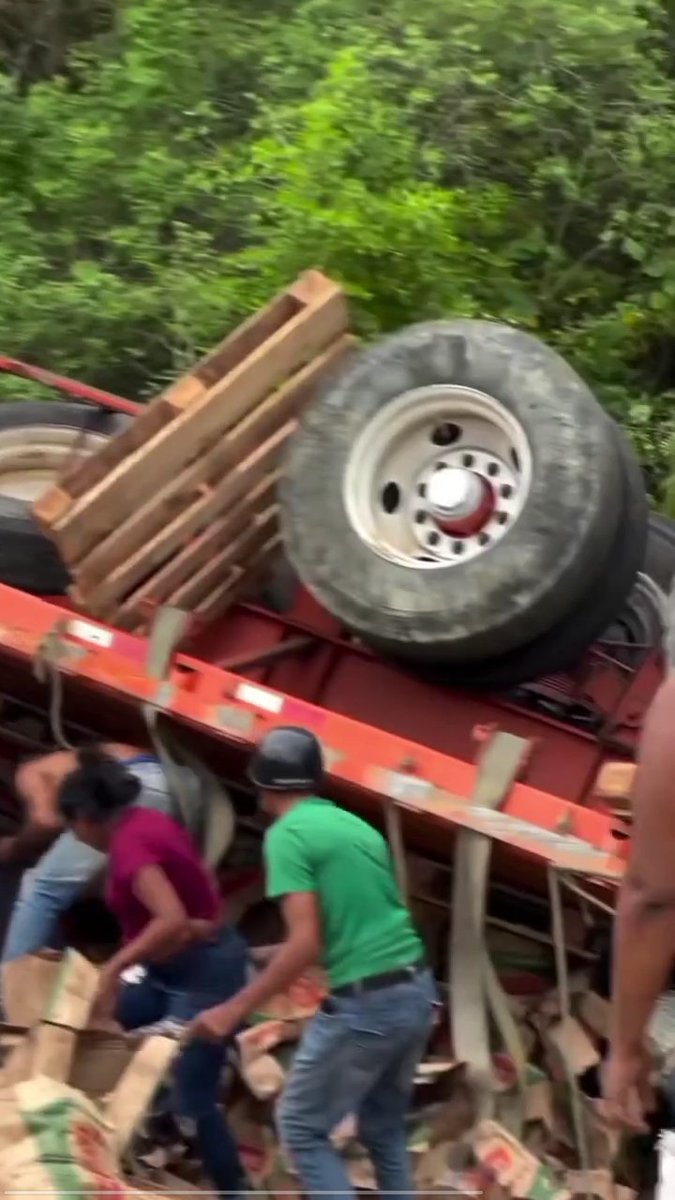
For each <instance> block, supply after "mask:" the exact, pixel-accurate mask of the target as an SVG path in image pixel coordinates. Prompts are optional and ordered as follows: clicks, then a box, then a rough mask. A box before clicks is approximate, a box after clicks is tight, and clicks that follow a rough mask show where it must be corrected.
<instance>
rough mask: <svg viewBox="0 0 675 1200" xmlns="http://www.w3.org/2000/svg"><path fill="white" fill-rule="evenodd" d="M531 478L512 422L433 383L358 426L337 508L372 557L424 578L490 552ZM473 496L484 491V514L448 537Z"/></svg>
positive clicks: (528, 457)
mask: <svg viewBox="0 0 675 1200" xmlns="http://www.w3.org/2000/svg"><path fill="white" fill-rule="evenodd" d="M441 472H450V473H449V474H445V475H440V474H439V473H441ZM531 479H532V454H531V451H530V446H529V443H528V440H527V437H526V435H525V432H524V430H523V428H522V426H521V425H520V422H518V421H517V420H516V419H515V417H513V416H512V414H511V413H510V412H509V411H508V410H507V409H506V408H505V407H504V406H503V405H502V404H500V403H499V401H498V400H495V398H494V397H493V396H489V395H487V393H485V392H480V391H476V390H474V389H473V388H465V387H459V386H455V385H453V384H437V385H433V386H429V387H424V388H415V389H414V390H412V391H409V392H405V393H404V394H403V395H401V396H399V397H397V399H396V400H394V401H393V402H392V403H391V404H387V405H385V406H384V407H383V408H381V409H380V411H379V412H378V413H377V414H376V416H374V417H373V418H372V419H371V420H370V421H369V422H368V424H367V425H366V427H365V429H364V430H363V431H362V432H361V434H360V436H359V437H358V438H357V439H356V442H355V443H354V446H353V447H352V450H351V452H350V455H349V459H348V462H347V467H346V470H345V475H344V483H343V500H344V505H345V509H346V512H347V516H348V519H349V522H350V524H351V526H352V528H353V530H354V531H355V533H356V534H357V536H358V537H359V538H360V539H361V541H362V542H364V543H365V544H366V545H368V546H369V547H370V548H371V549H372V550H373V551H374V552H375V553H376V554H378V555H379V556H380V557H381V558H384V559H387V560H388V561H389V562H393V563H396V564H397V565H399V566H404V567H411V568H414V569H415V570H420V569H422V570H434V569H437V568H440V567H448V566H458V565H461V564H462V563H465V562H467V561H469V560H471V559H472V558H476V557H478V556H479V555H481V554H484V553H486V552H487V551H489V550H491V549H492V548H493V547H494V546H495V545H497V544H498V543H499V542H500V541H501V539H502V538H503V537H504V536H505V534H506V533H508V531H509V530H510V529H512V528H513V526H514V524H515V522H516V521H517V520H518V517H519V516H520V514H521V512H522V510H523V508H524V506H525V503H526V501H527V497H528V495H529V492H530V486H531ZM476 488H478V489H480V490H481V494H482V495H484V496H488V490H489V497H488V501H487V503H488V504H489V511H488V512H486V516H485V519H484V520H482V518H481V520H482V523H481V524H480V527H479V528H477V529H475V530H473V531H471V532H467V533H465V532H462V533H461V534H457V532H456V527H455V526H453V525H452V520H453V519H454V518H455V516H456V517H457V520H458V521H459V519H460V518H461V519H462V520H463V519H464V516H465V515H466V513H467V512H469V510H470V508H471V504H472V503H474V499H473V497H474V493H476V495H477V494H478V493H477V492H476ZM439 500H442V501H443V504H444V507H443V508H441V509H439V505H438V503H437V502H438V501H439ZM432 501H435V502H436V503H432ZM474 508H475V504H474ZM441 518H443V522H442V525H441V524H439V521H440V520H441ZM448 528H449V529H450V532H448Z"/></svg>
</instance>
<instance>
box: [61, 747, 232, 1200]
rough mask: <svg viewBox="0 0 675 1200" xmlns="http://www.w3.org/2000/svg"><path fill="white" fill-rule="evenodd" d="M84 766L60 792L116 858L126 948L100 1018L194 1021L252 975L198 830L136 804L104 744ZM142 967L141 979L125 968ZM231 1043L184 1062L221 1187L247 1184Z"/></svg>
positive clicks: (182, 1106) (107, 979) (192, 1053)
mask: <svg viewBox="0 0 675 1200" xmlns="http://www.w3.org/2000/svg"><path fill="white" fill-rule="evenodd" d="M78 761H79V767H78V769H77V770H75V771H74V772H72V773H71V774H70V775H68V776H67V777H66V778H65V779H64V780H63V783H62V784H61V787H60V791H59V809H60V812H61V815H62V816H63V819H64V820H65V821H66V823H67V825H68V826H69V828H70V829H71V830H72V831H73V833H74V834H75V836H76V837H78V838H79V839H80V840H81V841H83V842H86V843H87V845H89V846H93V847H94V848H95V849H97V850H101V851H103V852H104V853H106V854H107V855H108V878H107V889H106V900H107V902H108V905H109V907H110V908H111V910H112V912H113V913H114V914H115V916H116V917H117V919H118V921H119V924H120V926H121V930H122V947H121V949H120V950H119V951H118V952H117V953H116V954H115V955H114V957H113V958H112V959H111V960H110V961H109V962H108V963H107V964H106V965H105V966H104V967H103V969H102V972H101V987H100V991H99V996H98V999H97V1003H96V1015H97V1016H98V1017H114V1018H115V1019H116V1020H118V1021H119V1022H120V1024H121V1025H122V1026H123V1027H124V1028H125V1029H138V1028H140V1027H142V1026H145V1025H152V1024H154V1023H155V1022H157V1021H160V1020H162V1019H169V1020H174V1021H177V1022H181V1023H183V1022H188V1021H190V1020H191V1019H192V1018H193V1017H195V1016H196V1015H197V1013H199V1012H201V1011H202V1009H204V1008H208V1007H210V1006H211V1005H213V1004H218V1003H222V1002H223V1001H224V1000H227V999H229V998H230V997H231V996H233V995H234V994H235V993H236V992H238V991H239V990H240V988H242V987H243V986H244V985H245V982H246V963H247V954H246V946H245V943H244V942H243V940H242V939H241V938H240V936H239V935H238V934H237V933H236V932H235V931H234V930H232V929H230V928H228V927H227V926H225V925H224V924H223V923H222V922H221V920H220V900H219V897H218V893H217V891H216V887H215V884H214V881H213V879H212V878H211V876H210V875H209V873H208V871H207V870H206V868H205V867H204V865H203V864H202V862H201V860H200V858H199V855H198V853H197V851H196V849H195V847H194V844H193V842H192V841H191V839H190V836H189V834H188V833H186V831H185V830H184V829H183V828H182V827H181V826H180V825H178V823H177V822H176V821H174V820H172V819H171V817H168V816H166V815H165V814H164V813H161V812H158V811H153V810H150V809H143V808H139V807H137V806H136V804H135V801H136V800H137V798H138V794H139V791H140V784H139V783H138V780H136V779H135V778H134V777H133V775H131V774H130V772H129V771H127V770H125V767H124V765H123V763H121V762H119V761H117V760H115V759H113V758H109V757H107V756H106V755H105V754H103V753H101V751H100V750H94V749H88V750H80V751H79V752H78ZM135 965H142V966H143V967H145V968H146V974H145V976H144V978H143V979H142V981H141V982H140V983H133V984H125V983H122V981H121V975H122V972H123V971H125V970H126V969H127V968H128V967H130V966H135ZM225 1054H226V1047H225V1046H224V1045H223V1046H222V1047H221V1046H214V1044H213V1043H212V1042H206V1041H197V1042H194V1043H191V1044H189V1045H188V1046H187V1047H186V1048H185V1049H184V1050H183V1051H182V1053H181V1054H180V1057H179V1058H178V1061H177V1065H176V1068H175V1091H176V1102H177V1111H178V1112H179V1114H180V1115H181V1116H184V1117H189V1118H191V1119H192V1120H193V1121H194V1123H195V1126H196V1135H197V1141H198V1144H199V1148H200V1151H201V1155H202V1159H203V1163H204V1167H205V1168H206V1171H207V1172H208V1174H209V1176H210V1177H211V1180H212V1182H213V1184H214V1185H215V1187H216V1188H217V1189H218V1191H219V1192H229V1193H233V1192H234V1193H236V1192H239V1191H242V1190H243V1189H244V1187H245V1181H244V1173H243V1170H242V1168H241V1165H240V1163H239V1158H238V1154H237V1148H236V1144H235V1142H234V1139H233V1138H232V1135H231V1134H230V1131H229V1130H228V1128H227V1126H226V1124H225V1121H224V1118H223V1116H222V1113H221V1111H220V1109H219V1108H218V1085H219V1081H220V1075H221V1071H222V1067H223V1062H224V1058H225Z"/></svg>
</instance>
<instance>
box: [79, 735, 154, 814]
mask: <svg viewBox="0 0 675 1200" xmlns="http://www.w3.org/2000/svg"><path fill="white" fill-rule="evenodd" d="M77 760H78V763H79V766H78V767H77V768H76V769H75V770H74V771H73V772H72V773H71V774H70V775H67V776H66V778H65V779H64V780H63V783H62V784H61V787H60V789H59V809H60V811H61V813H62V815H63V816H64V817H66V818H67V819H68V818H73V817H78V816H82V817H90V818H92V819H93V820H97V819H98V820H101V821H104V820H106V818H107V817H110V816H113V815H114V814H115V813H116V812H120V811H121V810H122V809H125V808H127V807H128V806H129V805H130V804H132V803H133V801H134V800H136V799H137V798H138V795H139V793H140V790H141V785H140V782H139V781H138V779H137V778H136V777H135V775H132V774H131V772H130V771H128V770H127V768H126V767H125V766H124V763H122V762H120V761H119V760H118V759H116V758H112V757H111V755H109V754H105V753H104V751H102V750H100V749H99V748H98V747H97V746H83V747H82V749H80V750H78V751H77Z"/></svg>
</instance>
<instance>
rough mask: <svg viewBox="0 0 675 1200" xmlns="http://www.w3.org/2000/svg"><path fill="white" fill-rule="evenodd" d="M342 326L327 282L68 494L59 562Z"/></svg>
mask: <svg viewBox="0 0 675 1200" xmlns="http://www.w3.org/2000/svg"><path fill="white" fill-rule="evenodd" d="M346 326H347V309H346V304H345V298H344V295H343V293H342V291H341V289H340V288H338V287H336V286H334V285H330V286H329V285H328V284H327V285H326V288H325V291H324V292H323V293H322V294H321V296H320V298H319V299H317V301H316V303H315V304H313V305H312V306H311V307H309V308H307V309H306V310H305V311H303V312H301V313H300V314H299V315H298V316H297V317H295V318H294V319H293V320H291V321H289V322H287V324H286V325H284V326H283V327H282V328H281V329H280V330H279V332H278V333H276V334H274V335H273V336H272V337H271V338H270V339H269V340H268V341H267V342H266V343H265V345H264V346H263V347H261V348H260V349H259V350H258V351H256V352H254V353H253V354H252V355H250V356H249V357H248V358H247V359H246V360H245V361H244V362H243V363H242V364H241V365H240V366H239V367H236V368H235V369H234V371H232V372H231V373H230V374H229V375H228V376H227V377H226V379H224V380H222V381H221V382H220V383H217V384H216V385H215V386H214V388H212V389H211V390H210V391H209V392H207V393H206V395H205V396H204V397H202V398H201V399H200V400H197V401H196V402H195V403H194V404H193V405H191V406H190V407H189V408H187V409H186V410H185V411H184V412H181V414H180V415H179V416H177V417H176V419H175V420H174V421H171V422H170V423H169V424H168V425H167V426H166V427H165V428H164V429H162V430H160V432H159V433H158V434H157V435H156V436H155V437H154V438H153V439H152V440H151V441H150V442H149V443H148V444H147V445H145V446H144V447H142V448H141V449H139V450H137V451H135V452H134V453H132V454H130V455H129V456H128V458H127V459H125V461H124V462H122V463H120V464H119V466H118V467H116V468H115V469H113V471H112V472H110V474H109V475H108V476H107V477H106V478H105V479H104V480H102V481H101V483H100V484H98V485H97V486H96V487H94V488H93V489H92V490H91V491H90V492H88V493H87V495H86V496H84V497H82V498H81V499H80V500H78V501H76V503H75V504H74V505H73V507H72V509H71V510H70V512H69V513H67V514H66V516H65V517H64V519H63V521H60V522H58V524H57V525H56V526H55V527H54V529H53V530H52V536H53V537H54V540H55V541H56V544H57V546H58V547H59V550H60V551H61V554H62V556H63V558H64V559H65V561H66V562H67V563H68V564H74V563H77V562H79V561H80V560H81V559H82V558H83V557H84V556H85V554H86V553H87V552H88V551H89V550H91V549H92V547H93V546H94V545H96V544H97V543H98V542H99V541H101V540H102V539H103V538H104V537H106V536H107V535H108V534H109V533H110V532H111V531H112V530H113V529H114V528H115V526H116V525H118V524H120V523H121V522H122V521H123V520H125V519H126V518H127V517H128V516H129V515H130V514H131V513H132V512H133V511H134V510H135V509H136V508H137V507H138V506H140V505H142V504H143V503H144V502H145V501H146V499H147V497H148V495H149V494H152V493H153V492H154V491H155V490H157V489H159V488H160V487H161V486H162V483H163V482H164V481H165V480H166V479H167V478H170V477H171V476H172V475H176V474H178V472H179V471H180V470H181V469H182V468H183V467H185V466H187V465H189V464H190V463H191V462H194V461H195V460H196V459H197V458H199V456H200V454H202V453H203V452H204V451H205V450H206V449H208V448H209V446H211V445H212V444H213V442H214V441H215V439H216V438H217V437H220V436H222V435H223V434H225V433H226V432H227V431H228V430H229V429H231V428H232V426H233V425H235V424H236V423H237V421H240V420H241V419H242V418H243V417H245V416H246V415H247V414H248V413H249V412H250V411H251V409H252V408H254V407H255V405H256V404H258V403H259V402H260V400H262V399H263V398H264V396H265V395H266V394H267V392H269V391H270V389H271V388H273V387H276V386H277V385H278V384H279V383H280V382H281V381H282V380H283V379H285V378H287V377H288V376H289V375H290V374H292V373H293V372H294V371H295V370H297V368H298V367H299V366H302V365H303V364H304V363H306V362H307V361H308V360H309V359H311V358H312V357H313V356H314V355H315V354H318V353H320V352H321V351H322V350H324V349H325V348H326V347H327V346H328V345H330V343H331V342H332V341H333V340H334V339H335V338H336V337H338V336H339V335H340V334H342V333H344V332H345V330H346Z"/></svg>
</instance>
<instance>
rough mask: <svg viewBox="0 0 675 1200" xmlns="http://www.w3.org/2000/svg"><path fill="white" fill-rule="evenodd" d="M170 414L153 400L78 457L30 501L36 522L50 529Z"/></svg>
mask: <svg viewBox="0 0 675 1200" xmlns="http://www.w3.org/2000/svg"><path fill="white" fill-rule="evenodd" d="M172 416H173V409H171V408H170V407H169V406H168V405H167V404H165V403H164V402H163V401H162V400H161V399H160V400H156V401H154V402H153V403H152V404H149V405H148V407H147V408H146V409H144V410H143V412H142V413H140V414H139V416H137V417H136V418H135V420H133V421H132V422H131V424H130V425H128V426H127V428H126V429H123V430H121V431H120V433H118V434H117V435H116V436H115V437H113V438H110V440H109V441H108V442H106V443H105V445H104V446H102V447H101V449H100V450H97V452H96V453H95V454H91V455H89V456H88V457H87V458H85V459H81V460H80V461H79V462H78V463H76V464H74V465H73V466H72V467H71V468H70V469H68V470H66V471H64V472H63V475H62V476H61V478H60V480H59V482H58V485H57V486H56V487H52V488H49V490H48V491H46V492H44V494H43V495H42V496H40V497H38V499H37V500H36V501H35V503H34V505H33V516H34V517H35V520H36V521H37V522H38V524H39V525H40V526H41V527H42V528H43V529H44V530H45V531H46V532H47V533H50V532H51V530H52V528H53V526H55V525H57V524H58V523H59V522H60V521H62V520H63V519H64V518H65V516H66V514H67V513H68V511H69V510H70V509H71V508H72V506H73V504H74V503H75V501H76V500H79V499H80V498H81V497H82V496H83V495H84V494H85V492H87V491H88V490H89V489H90V488H92V487H94V486H95V485H96V484H97V483H100V482H101V480H102V479H104V478H105V476H106V475H107V474H108V472H109V471H111V470H113V468H114V467H117V466H118V465H119V464H120V463H121V462H122V461H123V459H124V458H126V457H127V455H129V454H131V453H133V451H134V450H137V449H138V448H139V446H142V445H143V444H144V443H145V442H146V441H149V440H150V438H153V437H154V436H155V434H156V433H158V432H159V430H160V429H162V428H163V427H164V426H165V425H166V423H167V421H169V420H171V418H172Z"/></svg>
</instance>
